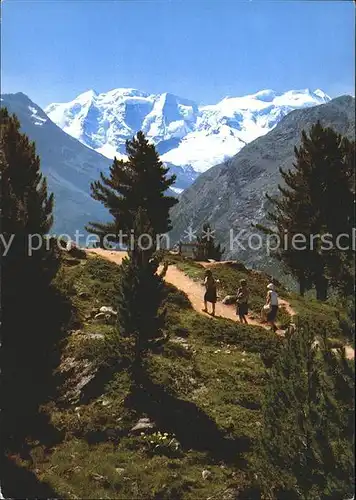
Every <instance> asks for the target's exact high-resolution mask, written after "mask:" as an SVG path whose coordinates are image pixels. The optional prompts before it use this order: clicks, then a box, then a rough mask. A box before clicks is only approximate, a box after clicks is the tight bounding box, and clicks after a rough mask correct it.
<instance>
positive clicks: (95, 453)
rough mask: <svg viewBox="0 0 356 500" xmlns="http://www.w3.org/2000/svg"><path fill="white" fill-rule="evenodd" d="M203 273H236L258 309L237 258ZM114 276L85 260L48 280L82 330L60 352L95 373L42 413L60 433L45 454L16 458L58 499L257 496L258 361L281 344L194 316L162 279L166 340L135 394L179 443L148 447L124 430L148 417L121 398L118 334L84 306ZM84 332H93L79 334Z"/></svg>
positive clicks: (191, 267) (109, 286) (257, 281)
mask: <svg viewBox="0 0 356 500" xmlns="http://www.w3.org/2000/svg"><path fill="white" fill-rule="evenodd" d="M175 262H177V265H178V266H179V267H180V268H181V269H182V270H184V272H186V273H187V274H188V275H189V276H191V277H193V278H194V279H198V280H199V279H201V277H202V276H203V273H204V269H203V268H201V266H199V265H198V264H196V263H194V262H189V261H186V262H182V261H177V260H176V261H175ZM214 275H215V276H216V277H217V278H218V279H220V280H221V282H222V286H223V287H224V291H225V290H226V293H229V292H230V293H231V291H232V290H233V287H235V284H236V283H238V280H239V279H241V277H245V276H248V277H249V280H248V282H249V286H250V289H251V290H252V292H253V294H255V295H256V299H255V302H253V304H254V307H256V308H258V307H259V306H260V302H259V301H260V300H262V298H263V293H264V287H265V283H266V278H265V277H264V276H263V275H261V274H259V273H252V272H250V271H247V270H244V269H243V268H242V267H241V266H238V265H236V266H221V267H219V266H216V267H214ZM119 279H120V270H119V267H118V266H116V265H114V264H111V263H109V262H106V261H103V260H101V259H99V258H96V257H95V258H88V259H86V260H84V259H83V260H80V259H78V261H77V262H75V263H73V262H71V263H70V264H68V262H64V263H63V267H62V270H61V274H60V276H59V277H58V280H57V282H58V286H59V287H61V289H62V290H64V291H65V292H66V293H67V295H68V296H70V298H71V300H72V303H73V311H74V313H73V314H74V315H75V318H76V321H77V325H78V328H79V329H80V330H81V331H82V333H81V334H79V335H73V336H71V338H70V340H69V342H68V344H67V347H66V351H65V353H64V358H68V357H69V358H74V359H75V360H79V361H83V360H84V361H85V360H86V361H87V362H90V363H91V364H92V366H93V367H95V369H97V370H98V371H97V376H96V378H95V379H94V385H93V386H91V387H90V390H89V389H88V390H87V389H85V390H84V391H83V398H82V399H81V400H79V401H76V402H70V401H66V400H65V399H63V397H64V396H63V394H64V393H65V391H62V394H61V398H58V400H55V401H52V402H51V403H50V404H48V405H47V406H46V407H45V408H44V411H45V412H46V413H47V414H48V415H49V417H50V419H51V423H52V425H53V426H54V428H55V429H57V430H58V431H60V432H61V435H62V440H61V441H59V442H57V443H56V444H54V445H53V446H52V447H51V448H50V449H48V448H46V447H45V446H44V445H43V444H41V443H40V442H37V443H32V451H31V461H24V460H23V459H22V461H21V463H22V465H23V466H25V467H27V468H29V469H31V470H32V471H34V472H35V474H36V476H37V477H38V478H39V480H41V481H45V482H48V483H49V484H50V485H51V487H53V488H54V490H55V491H56V492H57V494H58V496H59V497H63V498H71V499H72V498H73V499H75V498H78V499H79V498H93V499H94V498H118V499H119V498H120V499H132V498H135V499H136V498H137V499H167V500H168V499H184V500H185V499H187V500H193V499H196V498H224V496H225V497H226V498H235V497H236V496H237V494H239V495H240V496H239V498H250V500H251V499H252V498H258V497H253V496H249V495H250V494H249V493H247V491H249V488H253V485H254V483H255V479H254V474H255V471H256V462H255V460H256V453H257V455H258V450H256V449H255V447H256V446H257V443H258V436H259V430H260V427H261V419H262V414H261V407H260V405H261V399H262V395H263V392H264V387H265V383H266V369H265V366H271V365H272V364H273V361H274V359H275V358H276V356H278V353H279V349H281V348H282V343H283V341H282V340H281V339H280V338H277V337H276V336H275V335H274V334H272V333H270V332H268V331H266V330H265V329H263V328H260V327H255V326H249V325H247V326H246V325H241V324H239V323H237V322H233V321H230V320H225V319H216V320H215V321H213V320H211V318H207V317H204V316H203V315H201V314H199V313H196V312H195V311H194V310H193V309H192V307H191V305H190V302H189V300H188V299H187V297H186V295H185V294H184V293H182V292H181V291H179V290H177V289H175V288H174V287H173V286H171V285H167V286H166V294H165V299H164V304H163V306H164V307H165V308H166V310H167V318H166V319H167V321H166V327H165V333H166V334H167V336H168V338H169V340H168V342H167V343H166V344H164V345H163V346H162V347H161V348H159V349H157V350H156V352H154V353H152V354H150V355H149V356H148V360H147V377H148V379H149V380H150V381H151V383H152V387H153V388H156V389H152V392H149V391H148V392H147V395H148V403H149V404H148V406H147V408H146V410H147V412H148V413H149V414H150V415H151V413H152V414H153V415H156V417H157V418H155V420H156V421H157V425H158V429H157V430H159V431H161V432H162V433H164V432H166V433H167V434H168V437H169V439H171V438H173V436H174V437H175V439H176V440H177V441H178V443H179V448H178V450H176V451H174V452H172V451H171V450H170V449H169V447H164V446H162V447H158V448H155V447H154V446H155V445H154V443H155V441H154V439H153V438H152V440H153V441H154V442H153V443H150V441H151V440H150V438H149V435H147V437H145V435H140V434H138V435H135V434H133V433H132V432H131V431H130V429H131V428H132V426H133V425H134V424H135V423H136V422H137V420H138V419H139V418H141V417H144V416H147V415H148V413H147V412H146V410H139V409H138V408H137V407H135V406H133V405H132V404H131V403H130V401H131V399H130V397H129V394H130V377H129V372H128V366H127V363H126V361H125V359H126V358H125V356H126V348H127V347H128V343H129V341H124V340H122V339H121V340H120V339H119V337H118V336H117V331H116V327H115V326H112V325H111V326H110V325H100V324H96V323H94V322H93V321H92V320H90V319H88V315H89V313H90V311H91V310H92V308H93V307H98V306H101V305H112V306H115V290H116V285H117V282H118V280H119ZM81 292H85V295H84V296H83V297H80V296H79V294H80V293H81ZM292 300H293V301H295V304H296V307H297V306H298V307H300V309H301V310H302V306H304V309H303V311H305V310H307V311H308V312H311V314H313V311H315V314H319V313H320V314H322V313H323V312H324V311H328V314H329V312H330V311H329V306H325V305H315V304H311V305H309V304H304V302H303V300H302V299H299V298H297V297H292ZM293 304H294V302H293ZM325 308H326V309H325ZM93 333H100V334H102V335H103V336H104V338H103V339H93V338H90V334H93ZM336 340H337V339H336ZM336 340H335V342H336ZM64 361H65V359H64ZM80 376H81V373H80V368H79V370H77V371H76V372H75V373H74V372H73V373H72V372H70V373H68V375H67V378H66V380H65V381H64V382H65V384H64V386H65V388H66V390H67V389H68V387H71V385H73V386H74V385H75V384H77V383H78V379H79V380H80ZM86 391H87V392H86ZM154 391H156V392H154ZM84 396H85V397H84ZM155 412H156V413H155ZM151 418H152V417H151ZM225 447H226V449H225ZM203 470H208V471H209V472H210V473H211V476H210V478H209V479H203V477H202V471H203ZM229 495H230V496H229ZM234 495H235V496H234ZM244 495H245V496H244Z"/></svg>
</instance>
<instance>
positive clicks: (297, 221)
mask: <svg viewBox="0 0 356 500" xmlns="http://www.w3.org/2000/svg"><path fill="white" fill-rule="evenodd" d="M294 152H295V157H296V159H295V162H294V164H293V169H291V170H288V171H283V170H282V169H280V173H281V176H282V179H283V181H284V186H283V187H282V186H278V189H279V192H280V194H279V196H275V197H271V196H268V195H267V198H268V200H269V201H270V203H271V205H272V210H271V211H270V212H269V214H268V219H269V220H270V221H271V222H272V224H273V226H274V227H273V229H269V228H263V227H261V226H258V227H259V229H262V230H264V231H265V232H270V233H275V234H276V235H278V236H279V237H280V241H282V242H283V244H282V245H281V247H280V248H279V249H278V250H277V251H276V253H275V256H276V257H277V258H278V259H279V260H280V261H282V262H283V264H284V265H285V266H286V267H287V269H288V270H289V271H290V272H291V273H292V275H293V276H294V277H295V278H296V279H297V280H298V282H299V284H300V290H301V293H302V294H303V293H304V291H306V290H307V289H309V288H311V286H312V285H313V284H314V285H315V287H316V292H317V297H318V298H319V299H321V300H325V299H326V298H327V289H328V285H329V284H331V285H334V286H338V287H343V288H344V289H347V291H348V293H349V291H350V287H351V285H350V276H351V271H350V269H351V262H352V248H351V241H352V228H353V227H354V224H355V213H354V190H353V185H352V180H353V178H354V167H353V165H354V158H355V143H352V142H350V141H349V140H348V139H347V138H344V137H342V136H341V135H340V134H337V133H336V132H335V131H334V130H332V129H331V128H323V127H322V126H321V124H320V122H317V123H316V124H315V125H313V126H312V127H311V129H310V133H309V136H308V135H307V134H306V132H305V131H303V132H302V140H301V145H300V147H299V148H297V147H295V150H294ZM328 233H330V234H331V235H332V237H333V243H334V245H333V248H332V249H329V248H328V245H327V244H326V239H327V236H326V235H327V234H328ZM342 233H345V234H346V235H348V237H349V250H347V251H344V250H340V249H338V248H336V245H335V240H336V237H337V236H338V235H339V234H342ZM298 234H302V235H304V237H305V241H304V242H303V241H301V240H300V239H299V242H297V244H296V243H295V241H296V240H295V239H294V238H296V235H298ZM312 235H320V237H319V238H317V239H314V240H313V239H312ZM322 237H323V238H325V239H324V241H325V243H323V241H322V239H321V238H322ZM293 241H294V243H293ZM285 242H287V245H285ZM343 243H344V242H343ZM297 245H299V249H298V246H297ZM303 246H304V247H305V248H304V249H302V250H301V249H300V248H301V247H303Z"/></svg>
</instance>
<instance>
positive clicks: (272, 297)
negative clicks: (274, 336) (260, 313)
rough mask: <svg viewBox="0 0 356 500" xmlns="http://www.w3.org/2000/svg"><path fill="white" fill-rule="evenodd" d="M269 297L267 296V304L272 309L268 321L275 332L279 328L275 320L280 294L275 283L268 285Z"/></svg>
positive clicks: (268, 314)
mask: <svg viewBox="0 0 356 500" xmlns="http://www.w3.org/2000/svg"><path fill="white" fill-rule="evenodd" d="M267 290H268V292H267V297H266V305H269V306H270V309H269V311H268V313H267V322H268V323H269V324H270V325H271V327H272V329H273V331H274V332H276V331H277V330H278V328H277V326H276V324H275V321H276V317H277V313H278V295H277V292H276V290H275V286H274V284H273V283H270V284H269V285H267Z"/></svg>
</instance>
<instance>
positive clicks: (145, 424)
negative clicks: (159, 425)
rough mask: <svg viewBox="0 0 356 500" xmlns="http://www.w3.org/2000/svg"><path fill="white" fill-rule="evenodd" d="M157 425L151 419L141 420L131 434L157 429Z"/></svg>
mask: <svg viewBox="0 0 356 500" xmlns="http://www.w3.org/2000/svg"><path fill="white" fill-rule="evenodd" d="M155 427H156V424H155V423H154V422H151V421H150V419H149V418H140V420H139V421H138V422H137V424H135V425H134V426H133V427H132V429H131V432H138V431H145V430H148V429H155Z"/></svg>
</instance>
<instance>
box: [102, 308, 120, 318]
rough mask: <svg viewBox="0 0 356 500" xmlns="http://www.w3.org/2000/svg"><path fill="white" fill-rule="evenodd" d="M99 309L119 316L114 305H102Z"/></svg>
mask: <svg viewBox="0 0 356 500" xmlns="http://www.w3.org/2000/svg"><path fill="white" fill-rule="evenodd" d="M99 311H100V312H101V313H105V314H111V315H112V316H117V312H116V311H114V309H113V308H112V307H109V306H102V307H100V309H99Z"/></svg>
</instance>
